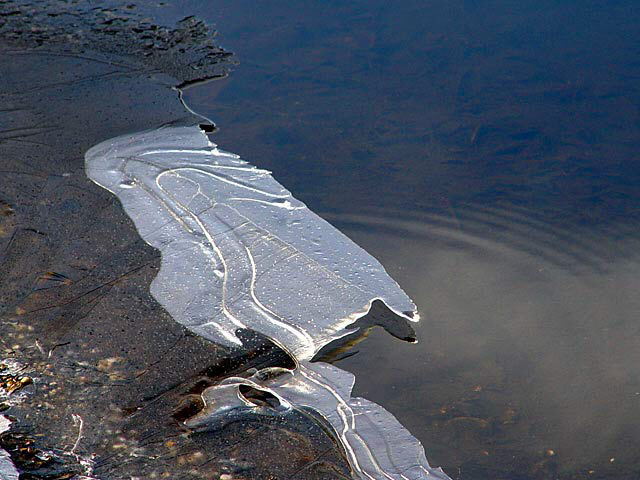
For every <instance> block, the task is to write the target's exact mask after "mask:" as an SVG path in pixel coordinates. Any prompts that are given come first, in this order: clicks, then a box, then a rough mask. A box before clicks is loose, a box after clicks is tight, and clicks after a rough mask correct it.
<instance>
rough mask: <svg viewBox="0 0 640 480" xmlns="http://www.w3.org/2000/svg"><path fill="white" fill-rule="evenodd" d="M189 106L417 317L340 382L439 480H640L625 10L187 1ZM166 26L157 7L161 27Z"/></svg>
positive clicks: (631, 86)
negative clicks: (194, 61)
mask: <svg viewBox="0 0 640 480" xmlns="http://www.w3.org/2000/svg"><path fill="white" fill-rule="evenodd" d="M183 8H184V9H188V10H189V11H190V12H193V13H195V14H197V15H199V16H201V17H203V18H205V19H206V20H207V21H208V22H210V23H212V24H214V25H215V26H216V27H217V28H218V30H219V32H220V37H219V42H220V43H221V45H222V46H223V47H226V48H228V49H230V50H232V51H234V52H235V53H236V58H237V59H238V61H239V65H238V66H237V67H236V68H235V71H234V72H233V73H232V75H231V76H230V77H229V78H228V79H227V80H224V81H221V82H214V83H212V84H208V85H205V86H201V87H195V88H193V89H190V90H188V92H187V100H188V102H189V103H190V104H191V105H192V107H193V108H195V109H196V110H197V111H199V112H202V113H204V114H206V115H207V116H209V117H211V118H213V119H214V120H215V121H216V122H217V124H218V125H219V127H220V131H219V132H218V133H216V135H215V136H214V140H215V141H216V142H217V143H218V144H220V145H221V147H222V148H225V149H227V150H231V151H233V152H236V153H239V154H240V155H242V156H243V157H244V158H246V159H248V160H249V161H251V162H252V163H254V164H256V165H258V166H259V167H261V168H266V169H269V170H272V171H273V172H274V176H275V178H276V179H277V180H278V181H279V182H281V183H282V184H283V185H286V186H287V188H288V189H289V190H291V191H292V192H293V193H294V195H295V196H296V197H297V198H300V199H301V200H302V201H304V202H305V203H306V204H307V205H308V206H309V207H310V208H311V209H312V210H314V211H316V212H318V213H320V214H321V215H322V216H324V217H325V218H327V219H328V220H330V221H331V222H332V223H333V224H334V225H336V226H337V227H338V228H340V229H341V230H342V231H344V232H345V233H346V234H347V235H349V236H350V237H351V238H353V239H354V240H355V241H356V242H357V243H359V244H360V245H361V246H363V247H364V248H365V249H366V250H367V251H369V252H370V253H372V254H373V255H374V256H376V257H377V258H378V259H380V260H381V262H382V263H383V264H384V265H385V267H386V268H387V269H388V270H389V272H390V274H391V275H392V276H393V277H394V278H396V279H397V280H398V282H399V283H400V284H401V285H403V286H405V287H406V290H407V292H408V293H409V295H410V296H411V297H412V298H413V299H414V300H416V303H417V304H418V308H419V310H420V311H421V313H422V318H423V319H424V321H423V322H422V323H421V324H419V327H418V332H417V333H418V337H419V340H420V343H419V344H418V345H409V344H403V343H400V342H392V341H391V340H390V339H389V338H388V337H387V336H386V335H383V334H381V333H380V332H375V333H373V334H372V335H371V336H370V338H368V339H367V340H366V341H365V342H363V343H361V344H359V345H358V347H357V349H358V350H359V351H358V354H356V355H354V356H352V357H349V358H347V359H345V360H343V361H341V362H339V363H338V365H339V366H340V367H341V368H345V369H348V370H350V371H352V372H353V373H355V374H356V378H357V383H356V394H360V395H363V396H365V397H367V398H369V399H371V400H373V401H376V402H377V403H380V404H382V405H384V406H385V407H386V408H387V409H389V410H390V411H391V412H393V413H394V414H395V415H396V416H397V417H398V419H399V420H400V421H401V422H402V423H403V424H404V425H405V426H406V427H407V428H408V429H409V430H410V431H411V432H412V433H413V434H414V435H415V436H417V437H418V438H419V439H420V440H421V441H422V442H423V444H424V445H425V449H426V451H427V455H428V457H429V460H430V462H431V463H432V464H435V465H442V466H443V467H444V468H445V471H447V472H448V473H449V474H450V475H452V477H453V478H456V479H464V480H469V479H484V478H505V479H538V478H544V479H546V478H562V479H565V478H566V479H573V478H594V479H597V478H601V479H614V478H615V479H626V478H629V479H631V478H637V477H638V476H639V475H640V467H638V465H639V460H640V458H639V455H638V451H637V448H635V444H636V443H637V441H638V439H640V413H638V412H640V409H639V408H638V407H640V375H639V374H640V368H639V367H638V365H640V362H639V360H640V335H639V327H638V323H637V312H638V311H639V310H640V309H639V307H640V305H639V303H640V301H638V299H637V295H636V292H637V287H638V280H637V279H638V278H639V277H638V273H640V262H639V259H638V255H637V253H636V252H637V251H638V244H639V242H638V232H639V228H638V227H639V216H640V209H639V208H638V207H639V206H640V202H639V200H640V187H638V185H639V181H640V168H639V167H638V166H637V157H638V151H640V149H639V147H640V131H639V129H640V123H639V121H638V105H640V82H638V79H639V77H640V51H638V49H637V45H638V42H639V40H640V29H638V28H637V24H638V20H639V18H640V15H639V14H640V11H639V7H638V5H637V3H634V2H606V1H605V2H580V3H578V2H558V1H546V2H542V3H541V2H529V1H517V2H490V1H489V2H459V1H458V2H447V3H446V5H445V4H439V3H435V2H402V4H399V5H398V4H394V5H387V4H386V3H384V2H376V1H374V2H367V3H349V4H345V3H342V2H304V3H300V4H298V5H297V6H296V7H295V8H291V7H290V6H289V5H285V4H284V3H281V4H274V3H271V2H269V3H266V2H251V3H248V2H219V1H215V2H198V1H192V2H187V3H186V6H185V7H183V6H181V7H180V9H183ZM163 11H164V12H166V14H167V15H169V16H171V15H176V14H177V10H176V9H175V7H174V6H172V5H168V6H166V7H165V9H164V10H163Z"/></svg>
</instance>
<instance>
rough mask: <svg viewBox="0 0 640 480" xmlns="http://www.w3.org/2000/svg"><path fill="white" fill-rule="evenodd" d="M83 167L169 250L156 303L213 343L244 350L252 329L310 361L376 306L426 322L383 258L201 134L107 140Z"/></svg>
mask: <svg viewBox="0 0 640 480" xmlns="http://www.w3.org/2000/svg"><path fill="white" fill-rule="evenodd" d="M86 169H87V174H88V176H89V177H90V178H91V179H92V180H94V181H95V182H96V183H98V184H99V185H101V186H103V187H104V188H106V189H108V190H110V191H111V192H113V193H114V194H116V195H117V196H118V198H119V199H120V201H121V202H122V204H123V206H124V208H125V210H126V212H127V213H128V214H129V216H130V217H131V218H132V219H133V221H134V222H135V224H136V227H137V229H138V231H139V232H140V235H141V236H142V238H144V239H145V240H146V241H147V242H148V243H149V244H151V245H152V246H154V247H156V248H158V249H159V250H160V251H161V252H162V268H161V271H160V273H159V274H158V276H157V277H156V279H155V281H154V282H153V285H152V287H151V288H152V293H153V295H154V297H155V298H157V299H158V301H159V302H160V303H161V304H162V305H163V306H164V307H165V308H166V309H167V311H169V313H170V314H171V315H172V316H173V318H174V319H175V320H177V321H178V322H180V323H182V324H184V325H186V326H187V327H188V328H189V329H191V330H192V331H194V332H196V333H198V334H200V335H202V336H204V337H205V338H208V339H210V340H213V341H215V342H219V343H223V344H233V343H235V344H239V343H240V342H239V340H238V338H237V337H236V335H235V330H236V329H238V328H250V329H254V330H258V331H260V332H261V333H263V334H264V335H267V336H268V337H270V338H271V339H273V340H275V341H276V342H278V343H279V344H280V345H282V346H284V347H285V348H286V349H287V350H288V351H289V352H291V353H292V354H293V355H294V356H295V357H296V358H298V359H301V360H308V359H311V358H312V357H313V356H314V355H315V354H316V353H317V352H318V350H319V349H320V348H321V347H322V346H323V345H325V344H327V343H329V342H330V341H332V340H334V339H337V338H340V337H341V336H344V335H346V334H347V333H349V330H348V329H347V327H348V326H349V325H350V324H351V323H353V322H354V321H355V320H357V319H358V318H359V317H361V316H363V315H365V314H366V313H367V311H368V310H369V308H370V306H371V303H372V302H373V301H374V300H375V299H378V298H379V299H381V300H382V301H383V302H384V303H385V304H386V305H387V306H388V307H389V308H390V309H391V310H392V311H393V312H394V313H395V314H396V315H397V316H399V317H403V318H405V319H406V320H417V315H416V313H415V310H416V307H415V305H414V304H413V302H412V301H411V300H410V299H409V297H407V295H406V294H405V293H404V292H403V291H402V290H401V289H400V287H399V286H398V284H397V283H396V282H395V281H394V280H393V279H391V277H389V276H388V275H387V273H386V272H385V270H384V268H383V267H382V265H381V264H380V263H379V262H378V261H377V260H376V259H375V258H373V257H372V256H371V255H369V254H368V253H367V252H365V251H364V250H363V249H362V248H360V247H358V246H357V245H356V244H355V243H353V242H352V241H351V240H349V239H348V238H347V237H346V236H345V235H343V234H342V233H340V232H339V231H338V230H337V229H335V228H334V227H333V226H331V225H330V224H329V223H327V222H326V221H324V220H323V219H322V218H320V217H319V216H317V215H316V214H314V213H313V212H311V211H310V210H309V209H308V208H307V207H306V206H305V205H304V204H303V203H302V202H300V201H298V200H296V199H295V198H293V196H292V195H291V193H289V192H288V191H287V190H286V189H285V188H284V187H283V186H282V185H280V184H279V183H278V182H276V181H275V180H274V179H273V177H272V176H271V174H270V172H268V171H266V170H262V169H259V168H256V167H254V166H252V165H250V164H248V163H247V162H245V161H243V160H241V159H240V158H238V157H237V156H236V155H233V154H230V153H226V152H223V151H221V150H219V149H218V148H217V147H216V146H215V145H213V144H212V143H210V142H209V140H208V138H207V136H206V135H205V134H204V133H203V132H202V131H201V130H200V129H199V128H197V127H168V128H162V129H159V130H154V131H150V132H145V133H140V134H133V135H128V136H123V137H118V138H115V139H112V140H109V141H107V142H104V143H101V144H100V145H97V146H96V147H94V148H92V149H91V150H89V152H88V153H87V155H86Z"/></svg>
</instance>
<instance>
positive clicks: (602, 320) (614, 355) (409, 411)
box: [333, 217, 640, 478]
mask: <svg viewBox="0 0 640 480" xmlns="http://www.w3.org/2000/svg"><path fill="white" fill-rule="evenodd" d="M345 220H346V221H343V220H342V219H340V218H339V217H336V218H333V222H334V223H335V224H337V225H338V226H339V227H340V228H341V229H343V230H344V231H346V232H347V233H348V234H349V235H350V236H351V237H352V238H354V239H355V240H356V241H357V242H358V243H360V244H361V245H363V246H364V247H365V248H367V249H368V250H369V251H371V252H372V253H373V254H374V255H377V256H378V257H379V258H381V260H382V261H383V263H385V264H387V265H397V266H398V270H397V271H394V272H393V274H394V275H395V276H396V277H397V278H398V279H399V281H401V282H403V283H404V284H406V285H408V286H409V287H408V293H409V294H410V295H413V297H414V298H415V299H416V302H417V303H418V305H422V306H423V307H422V313H423V318H424V322H423V323H422V324H419V326H418V329H417V330H418V331H417V333H418V338H419V339H420V342H421V343H420V344H419V345H418V346H411V345H404V344H400V343H397V344H394V345H393V347H392V348H390V347H389V344H388V342H387V341H386V339H385V338H384V337H383V336H382V335H372V336H371V337H370V338H369V339H368V340H367V342H364V343H362V344H360V346H359V349H360V352H359V354H358V355H355V356H352V357H350V358H348V359H346V360H344V361H342V362H341V363H340V365H341V366H342V367H343V368H347V369H349V370H351V371H353V372H354V373H356V377H357V378H358V382H357V384H356V391H357V392H358V394H361V395H365V396H367V397H368V398H372V399H375V400H376V401H378V402H380V403H383V404H385V405H386V406H387V408H389V409H390V410H391V411H393V412H394V413H395V414H396V415H397V416H398V417H399V419H400V420H401V421H402V422H403V423H404V424H405V425H407V427H408V428H409V429H410V430H411V431H412V432H414V433H415V434H416V435H417V436H418V437H419V438H421V440H422V441H423V442H424V444H425V448H427V450H428V451H429V452H430V455H431V456H432V458H433V462H435V463H443V464H444V465H448V466H449V472H450V473H451V474H452V475H453V476H454V478H455V476H456V472H457V471H458V469H460V471H459V472H460V474H459V478H487V477H486V476H487V475H489V474H491V475H496V476H498V475H502V476H503V477H499V478H549V477H548V476H549V475H552V474H559V475H564V476H562V477H561V478H573V477H571V475H573V474H578V473H582V474H587V473H588V472H589V471H590V470H593V471H594V472H597V475H598V476H594V477H593V478H633V477H634V474H637V465H638V461H639V460H640V458H638V453H637V449H636V448H635V447H634V442H633V439H638V438H640V413H638V412H639V410H638V407H639V406H640V367H639V365H640V345H639V342H638V334H639V327H638V325H637V321H636V320H637V312H638V311H639V308H640V300H638V297H637V295H636V294H635V292H637V289H638V287H639V285H638V278H640V277H639V274H640V262H639V261H638V258H637V256H636V257H635V258H624V257H622V258H618V259H617V260H612V261H609V262H606V270H604V269H600V268H597V267H598V266H599V265H603V264H604V263H605V262H603V261H602V259H601V258H598V257H597V256H596V255H595V254H593V255H591V256H589V255H588V254H587V251H586V250H585V251H583V252H582V256H583V257H584V258H585V259H586V260H587V261H590V262H591V264H593V265H595V267H591V268H589V264H586V263H583V264H579V263H578V262H574V264H573V265H574V267H575V269H574V268H568V267H566V265H565V264H563V263H558V262H556V260H557V259H561V260H564V259H566V256H565V255H564V252H562V251H561V250H559V251H548V252H545V251H542V254H541V253H539V252H538V251H533V252H532V251H530V250H528V249H527V245H531V244H534V245H535V244H536V243H537V242H536V240H535V238H536V237H532V239H531V240H530V241H528V240H527V238H526V237H525V236H521V235H519V233H518V232H517V228H518V226H517V224H516V225H515V230H516V231H515V232H514V231H511V232H500V231H499V232H496V235H495V236H493V237H491V236H485V237H484V238H483V237H481V236H480V234H479V233H477V232H474V223H473V222H472V223H471V225H470V228H469V230H468V231H467V230H466V223H464V222H463V223H461V225H460V227H459V228H458V227H457V226H456V227H455V228H447V227H444V228H443V227H442V225H441V221H442V219H440V218H436V219H430V218H428V217H427V218H425V219H422V221H419V220H416V219H413V220H409V221H404V222H403V221H397V220H386V221H385V220H381V219H380V217H378V218H375V217H374V219H373V220H372V218H371V217H365V218H363V219H362V220H361V221H357V219H354V218H352V217H349V218H347V219H345ZM376 220H377V221H376ZM434 220H435V221H434ZM475 226H476V227H477V225H475ZM490 228H491V227H486V229H485V233H488V232H487V231H486V230H488V229H490ZM510 237H511V238H513V237H515V238H516V239H517V240H519V242H520V244H521V245H522V247H521V248H520V247H519V246H518V245H517V244H514V243H512V242H510V240H509V238H510ZM461 238H462V239H463V240H464V243H460V239H461ZM505 238H506V240H504V239H505ZM587 240H589V239H588V238H587ZM597 240H598V239H597V238H593V239H592V242H593V243H594V244H598V242H597ZM600 240H601V241H600V245H607V244H609V243H613V241H612V240H611V239H608V238H606V237H603V238H601V239H600ZM618 243H619V244H620V247H622V248H625V247H626V248H627V249H629V250H631V249H632V248H633V247H636V251H637V247H638V238H635V239H634V238H632V239H628V240H627V241H626V242H618ZM559 245H560V246H562V242H561V241H559ZM569 253H571V251H569ZM371 365H376V376H375V380H374V379H373V378H371V377H369V381H367V380H365V379H366V378H367V377H366V372H368V371H369V370H370V368H371ZM404 391H409V392H412V395H405V394H402V393H401V392H404ZM416 399H417V400H418V401H417V402H416ZM612 458H613V459H614V460H613V461H612V460H611V459H612ZM593 475H595V473H594V474H593ZM565 476H566V477H565ZM577 478H580V477H577Z"/></svg>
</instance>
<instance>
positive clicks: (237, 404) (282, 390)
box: [187, 362, 450, 480]
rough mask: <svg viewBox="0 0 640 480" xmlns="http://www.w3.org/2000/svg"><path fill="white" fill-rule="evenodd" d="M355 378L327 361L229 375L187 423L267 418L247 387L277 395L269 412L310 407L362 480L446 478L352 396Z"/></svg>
mask: <svg viewBox="0 0 640 480" xmlns="http://www.w3.org/2000/svg"><path fill="white" fill-rule="evenodd" d="M353 384H354V376H353V375H352V374H351V373H348V372H345V371H343V370H340V369H339V368H336V367H334V366H333V365H329V364H327V363H310V362H301V363H300V365H299V366H298V368H297V369H295V370H285V369H265V370H262V371H259V372H257V373H256V374H255V375H253V376H252V377H251V378H242V377H231V378H227V379H225V380H224V381H222V382H221V383H220V384H219V385H216V386H213V387H209V388H207V389H206V390H205V391H204V392H203V394H202V399H203V400H204V404H205V408H204V409H203V410H202V411H201V412H200V413H199V414H198V415H197V416H196V417H194V418H192V419H191V420H189V421H187V425H188V426H189V427H191V428H195V429H197V428H200V427H203V428H207V426H208V425H210V424H211V423H215V422H219V423H222V424H224V423H225V421H232V419H233V417H232V414H233V413H234V411H238V413H239V414H240V415H242V414H246V413H248V412H252V411H253V412H255V413H258V414H269V413H270V412H269V411H268V409H269V408H270V407H264V406H261V405H260V404H254V403H253V402H252V400H251V398H247V397H245V396H244V395H243V393H242V391H241V387H243V386H244V387H249V388H253V389H256V390H260V391H262V392H268V393H270V394H271V395H273V396H275V397H276V398H277V400H278V402H279V403H280V405H279V407H276V408H274V411H273V413H278V412H280V411H282V410H287V409H312V410H313V411H315V412H316V413H317V414H319V415H320V416H321V417H322V418H324V419H325V421H327V422H328V423H329V424H330V425H331V427H332V428H333V430H334V432H335V434H336V437H337V438H338V440H339V442H340V444H341V445H342V447H343V448H344V451H345V454H346V455H347V458H348V460H349V463H350V465H351V467H352V470H353V473H354V475H355V476H356V477H357V478H360V479H364V480H373V479H376V480H377V479H388V480H392V479H393V480H420V479H433V480H450V478H449V477H448V476H447V475H446V474H445V473H444V472H443V471H442V469H440V468H437V469H434V468H431V467H430V466H429V463H428V462H427V458H426V457H425V453H424V448H423V447H422V445H421V444H420V442H419V441H418V440H417V439H416V438H414V437H413V436H412V435H411V434H410V433H409V432H408V431H407V430H406V429H405V428H404V427H403V426H402V425H401V424H400V423H399V422H398V420H396V419H395V417H394V416H393V415H391V414H390V413H389V412H388V411H386V410H385V409H384V408H382V407H381V406H380V405H377V404H375V403H373V402H370V401H368V400H365V399H364V398H351V390H352V389H353Z"/></svg>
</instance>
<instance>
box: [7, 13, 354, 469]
mask: <svg viewBox="0 0 640 480" xmlns="http://www.w3.org/2000/svg"><path fill="white" fill-rule="evenodd" d="M3 8H4V7H3ZM5 13H6V12H5ZM25 21H26V20H25ZM27 24H28V23H27ZM5 27H6V25H5ZM47 35H49V38H53V37H55V35H57V34H56V32H55V31H54V32H53V33H51V32H48V33H47ZM4 36H5V39H6V38H9V36H7V31H6V28H5V30H4ZM89 38H90V39H92V38H93V37H89ZM206 38H207V39H208V37H206ZM198 41H200V42H202V38H199V39H198ZM37 43H38V42H33V39H27V41H25V40H24V39H22V40H21V39H20V38H15V37H14V38H10V42H9V41H7V42H6V43H5V44H4V46H3V47H2V49H0V71H1V72H2V75H1V76H0V99H1V108H0V158H1V159H2V161H1V164H0V208H1V210H0V212H1V216H0V265H1V267H0V269H1V271H2V275H1V276H0V349H1V355H0V359H1V362H0V363H4V364H5V365H6V366H9V365H12V364H13V362H19V364H20V365H22V367H23V368H22V370H20V371H19V373H17V374H15V375H13V376H10V375H8V374H7V375H4V376H3V377H2V378H3V382H4V386H5V387H7V389H8V388H9V387H8V386H9V384H10V382H14V383H15V382H20V381H22V382H23V383H24V385H22V384H20V385H19V387H21V388H16V389H15V391H14V392H13V394H12V395H11V396H9V397H8V399H7V401H6V402H5V403H3V405H2V409H3V410H4V412H3V413H4V415H6V416H8V417H9V418H12V419H14V421H15V423H14V424H13V425H12V429H11V431H9V432H7V433H5V434H3V435H2V436H0V445H2V446H3V448H5V449H6V450H8V451H9V452H10V454H11V455H12V458H13V460H14V462H15V463H16V464H17V466H18V467H19V468H20V469H21V470H22V471H23V476H21V478H23V477H24V478H48V479H63V478H71V477H73V476H74V475H83V474H84V475H86V474H89V473H90V474H91V476H95V477H97V478H105V479H106V478H129V477H131V478H134V477H139V478H153V477H154V476H158V477H168V478H181V479H187V478H208V479H214V478H215V479H217V478H220V476H221V475H223V474H229V475H231V477H227V478H237V479H241V478H256V479H257V478H264V479H268V478H348V477H349V468H348V466H347V464H346V463H345V461H344V459H343V457H342V454H341V452H340V450H339V449H338V448H337V447H336V446H335V444H334V443H333V441H332V439H331V437H330V435H328V434H327V432H326V431H325V429H324V428H323V426H322V425H321V424H319V423H318V422H316V421H314V420H313V419H311V418H309V417H305V416H304V415H301V414H291V415H289V416H278V417H273V416H272V417H269V418H265V419H259V418H258V419H256V418H253V419H243V418H238V419H236V420H235V421H234V422H231V423H230V424H229V425H228V426H226V427H225V428H224V429H222V430H218V431H216V432H204V433H202V432H200V433H193V432H190V431H189V430H188V429H187V428H186V427H184V426H183V425H182V423H181V422H182V420H184V419H185V418H187V417H189V416H191V415H192V414H193V413H195V412H196V411H197V410H198V409H199V408H200V407H201V404H200V400H199V396H198V394H199V393H200V392H201V391H202V390H203V389H204V388H205V387H206V386H208V385H210V384H211V383H213V382H215V381H216V380H219V379H220V378H222V377H223V376H227V375H229V374H232V373H234V372H235V373H241V372H243V371H246V370H247V369H249V368H255V367H260V366H264V365H271V364H281V363H282V362H283V361H286V359H283V358H282V357H281V354H280V352H279V350H277V349H275V348H274V347H272V346H270V345H269V343H268V342H266V341H263V340H261V339H257V338H252V337H251V336H248V337H247V341H246V347H247V348H246V349H245V350H241V349H239V350H237V351H230V350H229V349H226V348H222V347H220V346H217V345H215V344H212V343H210V342H208V341H205V340H203V339H201V338H199V337H197V336H195V335H193V334H191V333H189V332H188V331H187V330H186V329H185V328H183V327H182V326H180V325H179V324H177V323H176V322H175V321H174V320H172V319H171V318H170V317H169V315H168V314H167V313H166V312H165V311H164V310H163V309H162V308H161V307H160V306H159V305H158V304H157V303H156V301H155V300H154V299H153V298H152V297H151V296H150V293H149V284H150V282H151V280H152V279H153V277H154V276H155V275H156V272H157V270H158V268H159V262H160V259H159V255H158V253H157V251H155V250H154V249H153V248H151V247H149V246H148V245H146V244H145V243H144V242H143V241H142V240H141V239H140V238H139V236H138V234H137V233H136V230H135V228H134V226H133V224H132V223H131V221H130V220H129V218H128V217H127V216H126V215H125V213H124V212H123V210H122V208H121V206H120V204H119V202H118V201H117V199H116V198H115V197H114V196H113V195H111V194H110V193H108V192H106V191H105V190H103V189H101V188H100V187H98V186H97V185H95V184H93V182H91V181H90V180H89V179H88V178H87V177H86V175H85V173H84V153H85V152H86V150H88V149H89V148H90V147H91V146H93V145H95V144H97V143H99V142H100V141H103V140H105V139H108V138H111V137H114V136H117V135H120V134H123V133H128V132H135V131H141V130H145V129H150V128H154V127H158V126H161V125H164V124H203V123H207V122H206V121H205V120H203V118H201V117H198V116H195V115H193V114H192V113H190V112H189V111H188V110H187V109H185V107H184V106H183V104H181V102H180V100H179V98H178V92H177V91H176V90H175V89H173V88H172V87H173V86H175V85H177V84H179V83H181V82H184V81H191V80H193V79H194V75H192V73H193V70H189V68H186V69H185V68H184V66H178V67H179V68H177V67H176V69H174V70H172V69H166V71H163V68H162V67H163V65H164V64H165V63H166V62H164V61H163V60H157V59H154V60H153V61H146V62H145V61H141V62H136V61H134V60H132V58H133V57H131V56H126V55H125V56H115V55H114V54H113V53H112V52H109V51H107V49H106V48H95V49H93V50H92V49H90V48H87V46H86V45H81V48H80V47H79V48H75V47H74V48H67V47H68V45H67V46H66V47H65V46H64V45H62V46H60V45H57V44H55V42H53V43H52V46H51V45H50V46H49V47H47V48H46V49H45V48H43V47H41V46H38V45H37ZM79 44H80V43H79ZM196 50H197V49H196ZM206 51H207V52H211V50H210V49H209V48H208V49H207V50H206ZM133 53H137V52H133ZM190 53H192V54H193V56H192V57H191V58H192V59H196V60H195V61H196V62H198V61H200V60H202V59H203V58H204V60H202V61H204V62H207V61H208V62H211V65H209V66H210V67H211V69H210V70H211V71H212V72H214V73H213V75H219V74H220V72H221V64H218V63H217V62H223V61H224V58H226V56H227V55H226V54H224V55H219V54H218V55H213V56H211V57H210V58H209V59H208V60H207V59H206V56H205V57H203V55H202V54H201V53H202V52H200V54H198V52H197V51H195V50H190ZM163 62H164V63H163ZM173 65H174V66H175V64H173ZM191 66H193V64H191ZM181 71H182V72H184V71H187V74H185V75H184V76H182V77H181V76H180V75H178V73H179V72H181ZM18 396H22V397H23V398H22V400H21V401H16V399H17V398H18ZM223 478H224V477H223Z"/></svg>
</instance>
